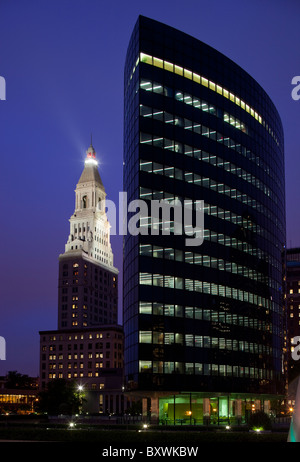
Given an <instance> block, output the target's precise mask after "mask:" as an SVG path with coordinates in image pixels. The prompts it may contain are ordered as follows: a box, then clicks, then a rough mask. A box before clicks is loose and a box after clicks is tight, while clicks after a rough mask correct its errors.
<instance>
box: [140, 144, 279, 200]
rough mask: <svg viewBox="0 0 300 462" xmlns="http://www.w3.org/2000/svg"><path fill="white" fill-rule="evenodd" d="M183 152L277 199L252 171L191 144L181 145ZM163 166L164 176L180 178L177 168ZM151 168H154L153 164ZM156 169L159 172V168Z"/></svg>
mask: <svg viewBox="0 0 300 462" xmlns="http://www.w3.org/2000/svg"><path fill="white" fill-rule="evenodd" d="M183 153H184V154H185V155H186V156H188V157H194V158H196V159H198V160H200V161H203V162H207V163H209V164H211V165H213V166H214V167H218V168H222V169H223V170H225V171H226V172H229V173H231V174H232V175H236V176H237V177H238V178H241V179H242V180H244V181H246V182H247V183H250V184H252V186H254V187H255V188H257V189H259V190H260V191H263V193H264V194H265V195H267V196H268V197H271V198H272V200H274V202H276V203H277V201H278V199H277V196H276V195H275V194H273V192H272V191H271V190H270V188H269V187H268V186H266V185H265V184H264V183H263V182H262V181H261V180H260V179H259V178H256V177H255V176H254V175H252V173H249V172H247V171H246V170H244V169H243V168H241V167H238V166H237V165H236V164H234V163H232V162H229V161H227V160H224V159H222V158H221V157H217V156H216V155H215V154H210V153H209V152H206V151H203V150H201V149H198V148H194V147H193V146H190V145H188V144H184V145H183ZM141 162H142V163H143V168H141V169H142V170H145V171H150V170H147V167H149V168H150V165H149V166H147V161H146V160H144V161H143V160H141ZM164 168H165V171H164V173H163V174H164V175H165V176H170V177H171V178H176V179H182V178H181V177H180V175H181V174H180V171H179V169H176V168H174V167H164ZM171 169H173V170H171ZM153 170H156V168H155V166H153ZM158 171H159V172H160V170H158ZM153 173H155V172H153ZM161 174H162V173H161Z"/></svg>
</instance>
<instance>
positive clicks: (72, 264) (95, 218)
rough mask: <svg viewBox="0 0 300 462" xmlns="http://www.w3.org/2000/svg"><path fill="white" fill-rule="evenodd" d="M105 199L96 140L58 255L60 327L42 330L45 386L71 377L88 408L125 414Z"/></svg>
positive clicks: (120, 337)
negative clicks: (65, 240) (66, 237)
mask: <svg viewBox="0 0 300 462" xmlns="http://www.w3.org/2000/svg"><path fill="white" fill-rule="evenodd" d="M105 200H106V192H105V189H104V186H103V183H102V180H101V177H100V174H99V171H98V163H97V160H96V153H95V150H94V148H93V146H92V144H91V145H90V147H89V149H88V150H87V151H86V159H85V163H84V169H83V171H82V174H81V176H80V178H79V181H78V183H77V186H76V189H75V209H74V213H73V215H72V216H71V218H70V220H69V221H70V233H69V236H68V239H67V243H66V245H65V252H64V253H63V254H61V255H59V276H58V329H57V330H51V331H41V332H40V388H41V389H42V390H43V389H46V388H47V384H48V382H49V381H51V380H55V379H66V380H72V381H75V382H76V383H77V384H78V386H80V387H83V389H84V394H85V399H86V410H87V411H88V412H92V413H99V414H108V413H109V414H112V413H113V414H120V413H122V412H123V411H124V409H125V408H126V400H125V399H124V395H123V391H122V386H123V328H122V326H120V325H119V324H118V269H117V268H115V267H114V264H113V252H112V248H111V244H110V224H109V222H108V219H107V216H106V213H105Z"/></svg>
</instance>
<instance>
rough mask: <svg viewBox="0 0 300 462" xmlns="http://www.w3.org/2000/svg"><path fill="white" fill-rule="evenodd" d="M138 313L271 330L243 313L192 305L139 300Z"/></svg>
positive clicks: (266, 325)
mask: <svg viewBox="0 0 300 462" xmlns="http://www.w3.org/2000/svg"><path fill="white" fill-rule="evenodd" d="M139 313H140V314H150V315H157V316H172V317H174V316H175V317H180V318H183V317H184V318H186V319H196V320H197V319H199V320H203V321H209V322H215V323H217V324H219V323H221V324H229V325H234V326H240V327H247V328H250V329H255V330H262V331H265V332H272V325H271V324H269V323H267V322H266V321H263V320H261V319H256V318H249V317H248V316H246V315H243V314H236V313H230V312H229V311H214V310H211V309H207V308H199V307H196V306H195V307H194V306H185V307H184V306H182V305H172V304H171V305H170V304H162V303H157V302H153V303H152V302H145V301H140V302H139Z"/></svg>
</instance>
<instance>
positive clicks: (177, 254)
mask: <svg viewBox="0 0 300 462" xmlns="http://www.w3.org/2000/svg"><path fill="white" fill-rule="evenodd" d="M204 239H205V240H206V241H211V242H216V243H218V244H220V245H225V246H226V247H232V248H233V249H237V250H240V251H241V252H244V253H247V254H249V255H252V256H253V257H257V258H259V259H260V260H261V259H264V260H265V261H266V262H269V263H270V264H271V265H272V266H274V268H275V269H277V270H278V271H281V270H282V268H281V264H280V263H279V262H278V261H277V260H276V259H275V258H273V257H272V256H269V255H268V254H266V252H264V251H263V250H261V249H259V248H257V247H253V246H252V245H251V244H249V243H248V242H245V241H240V240H239V239H237V238H236V237H232V236H227V235H226V234H223V233H217V232H216V231H213V230H210V229H205V230H204ZM148 245H149V246H151V244H148ZM145 251H146V248H144V249H143V253H141V254H144V252H145ZM148 251H149V252H150V253H151V252H153V250H150V247H149V248H148ZM155 251H156V252H158V249H155ZM140 252H142V250H141V249H140ZM162 252H163V256H162V258H165V259H167V260H176V261H184V253H183V251H182V250H179V249H173V248H163V250H162ZM190 262H191V263H192V261H191V259H190ZM193 263H194V264H197V259H193ZM274 287H277V285H276V286H274Z"/></svg>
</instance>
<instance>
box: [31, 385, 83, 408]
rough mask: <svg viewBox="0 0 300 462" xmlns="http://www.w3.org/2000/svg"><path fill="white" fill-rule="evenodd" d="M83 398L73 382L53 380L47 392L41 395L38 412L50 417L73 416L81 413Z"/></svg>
mask: <svg viewBox="0 0 300 462" xmlns="http://www.w3.org/2000/svg"><path fill="white" fill-rule="evenodd" d="M81 405H82V397H81V396H80V395H79V394H78V392H77V391H76V389H75V384H74V383H73V382H68V381H66V380H64V379H55V380H51V381H50V382H49V383H48V387H47V390H45V391H42V392H40V393H39V402H38V406H37V407H38V410H39V411H40V412H47V413H48V414H50V415H58V414H66V415H72V414H77V413H78V412H79V408H80V406H81Z"/></svg>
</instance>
